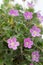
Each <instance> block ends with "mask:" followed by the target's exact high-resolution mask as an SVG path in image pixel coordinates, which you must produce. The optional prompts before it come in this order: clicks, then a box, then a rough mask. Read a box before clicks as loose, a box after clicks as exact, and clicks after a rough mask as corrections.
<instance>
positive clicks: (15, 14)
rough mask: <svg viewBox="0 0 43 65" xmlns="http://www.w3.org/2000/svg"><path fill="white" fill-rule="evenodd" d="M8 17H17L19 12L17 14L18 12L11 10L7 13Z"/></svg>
mask: <svg viewBox="0 0 43 65" xmlns="http://www.w3.org/2000/svg"><path fill="white" fill-rule="evenodd" d="M9 15H12V16H19V12H18V10H14V9H11V10H10V11H9Z"/></svg>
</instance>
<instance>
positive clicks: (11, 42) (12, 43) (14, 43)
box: [7, 37, 19, 50]
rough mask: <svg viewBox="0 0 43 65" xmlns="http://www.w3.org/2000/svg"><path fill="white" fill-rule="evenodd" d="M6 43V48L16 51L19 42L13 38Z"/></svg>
mask: <svg viewBox="0 0 43 65" xmlns="http://www.w3.org/2000/svg"><path fill="white" fill-rule="evenodd" d="M7 43H8V47H9V48H12V49H13V50H16V49H17V47H18V46H19V42H18V41H17V39H16V38H15V37H13V38H10V39H8V40H7Z"/></svg>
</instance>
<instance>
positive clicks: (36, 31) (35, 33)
mask: <svg viewBox="0 0 43 65" xmlns="http://www.w3.org/2000/svg"><path fill="white" fill-rule="evenodd" d="M40 32H41V30H40V29H39V28H38V27H37V26H33V27H32V28H31V29H30V33H31V35H32V36H33V37H36V36H38V37H39V36H41V34H40Z"/></svg>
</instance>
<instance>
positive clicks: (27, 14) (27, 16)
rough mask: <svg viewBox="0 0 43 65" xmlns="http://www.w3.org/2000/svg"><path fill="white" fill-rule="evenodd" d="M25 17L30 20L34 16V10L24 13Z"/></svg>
mask: <svg viewBox="0 0 43 65" xmlns="http://www.w3.org/2000/svg"><path fill="white" fill-rule="evenodd" d="M23 15H24V18H25V19H26V20H30V19H32V18H33V16H32V15H33V13H32V12H25V13H24V14H23Z"/></svg>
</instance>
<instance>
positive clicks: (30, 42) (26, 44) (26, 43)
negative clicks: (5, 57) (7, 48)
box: [24, 38, 33, 48]
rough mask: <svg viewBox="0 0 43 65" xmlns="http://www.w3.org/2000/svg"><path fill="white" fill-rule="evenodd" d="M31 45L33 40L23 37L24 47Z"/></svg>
mask: <svg viewBox="0 0 43 65" xmlns="http://www.w3.org/2000/svg"><path fill="white" fill-rule="evenodd" d="M32 45H33V41H31V39H30V38H25V39H24V47H25V48H31V47H32Z"/></svg>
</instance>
